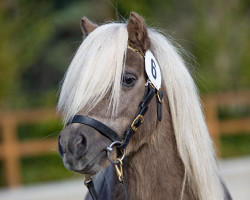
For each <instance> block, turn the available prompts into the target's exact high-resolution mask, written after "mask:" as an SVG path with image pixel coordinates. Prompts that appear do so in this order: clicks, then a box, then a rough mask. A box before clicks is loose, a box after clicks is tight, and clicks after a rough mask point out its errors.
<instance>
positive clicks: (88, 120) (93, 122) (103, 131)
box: [67, 115, 121, 142]
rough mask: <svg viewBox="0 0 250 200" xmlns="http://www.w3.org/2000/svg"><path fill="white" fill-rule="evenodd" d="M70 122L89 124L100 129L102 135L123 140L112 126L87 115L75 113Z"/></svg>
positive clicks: (115, 139)
mask: <svg viewBox="0 0 250 200" xmlns="http://www.w3.org/2000/svg"><path fill="white" fill-rule="evenodd" d="M70 123H80V124H85V125H88V126H90V127H92V128H94V129H96V130H97V131H99V132H100V133H101V134H102V135H104V136H106V137H107V138H109V139H110V140H111V141H113V142H115V141H121V138H120V137H119V136H118V134H117V133H116V132H115V131H113V130H112V129H111V128H109V127H108V126H106V125H105V124H103V123H101V122H100V121H97V120H95V119H93V118H90V117H86V116H83V115H75V116H74V117H73V119H72V120H70V121H69V122H68V124H70ZM68 124H67V125H68Z"/></svg>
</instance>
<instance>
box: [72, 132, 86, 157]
mask: <svg viewBox="0 0 250 200" xmlns="http://www.w3.org/2000/svg"><path fill="white" fill-rule="evenodd" d="M68 149H69V151H70V152H71V153H72V154H75V155H76V156H81V155H83V154H84V153H85V151H86V150H87V139H86V137H84V136H82V135H78V136H76V137H75V138H72V139H71V140H70V141H69V143H68Z"/></svg>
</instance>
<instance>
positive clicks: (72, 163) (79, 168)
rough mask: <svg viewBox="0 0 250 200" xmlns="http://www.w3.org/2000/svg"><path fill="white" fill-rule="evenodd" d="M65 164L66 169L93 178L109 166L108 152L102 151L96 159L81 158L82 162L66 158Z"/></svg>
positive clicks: (64, 159)
mask: <svg viewBox="0 0 250 200" xmlns="http://www.w3.org/2000/svg"><path fill="white" fill-rule="evenodd" d="M63 164H64V166H65V168H66V169H68V170H70V171H74V172H77V173H80V174H84V175H90V176H93V175H95V174H97V173H98V172H99V171H101V170H103V169H104V168H105V167H107V166H108V164H109V161H108V160H107V156H106V152H105V151H102V152H101V153H99V154H98V155H97V156H96V157H94V158H81V159H80V160H77V159H71V158H67V156H64V158H63Z"/></svg>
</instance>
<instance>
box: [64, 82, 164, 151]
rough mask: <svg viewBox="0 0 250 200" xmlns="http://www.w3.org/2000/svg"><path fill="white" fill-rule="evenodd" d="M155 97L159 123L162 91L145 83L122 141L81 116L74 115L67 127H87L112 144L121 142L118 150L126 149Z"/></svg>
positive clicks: (88, 118) (96, 123)
mask: <svg viewBox="0 0 250 200" xmlns="http://www.w3.org/2000/svg"><path fill="white" fill-rule="evenodd" d="M155 94H156V96H157V118H158V120H159V121H161V116H162V113H161V112H162V111H161V103H162V99H163V93H162V90H159V91H158V90H156V89H155V87H154V86H153V85H152V84H151V83H146V88H145V92H144V96H143V99H142V101H141V103H140V104H139V106H138V110H137V112H136V115H135V116H136V117H135V119H134V120H133V122H132V123H131V124H130V126H129V127H128V128H127V129H126V130H125V132H124V134H123V135H124V137H123V140H122V139H121V138H120V136H119V135H118V134H117V133H116V132H115V131H114V130H112V129H111V128H109V127H108V126H106V125H105V124H103V123H102V122H100V121H98V120H95V119H93V118H90V117H86V116H83V115H75V116H74V117H73V118H72V119H71V120H69V122H68V123H67V125H69V124H71V123H80V124H85V125H88V126H90V127H92V128H94V129H96V130H97V131H98V132H99V133H101V134H102V135H104V136H105V137H107V138H109V139H110V140H111V141H112V142H115V141H123V142H122V144H121V145H120V146H117V148H118V149H121V150H124V149H126V147H127V145H128V143H129V141H130V138H131V136H132V135H133V134H134V133H135V132H136V131H137V128H138V127H139V126H140V125H141V124H142V123H143V121H144V115H145V114H146V112H147V110H148V104H149V103H150V101H151V100H152V99H153V97H154V95H155Z"/></svg>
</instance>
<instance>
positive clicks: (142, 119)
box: [131, 115, 144, 132]
mask: <svg viewBox="0 0 250 200" xmlns="http://www.w3.org/2000/svg"><path fill="white" fill-rule="evenodd" d="M139 118H140V119H141V124H142V123H143V122H144V117H143V116H142V115H137V117H136V118H135V120H134V121H133V122H132V124H131V128H132V130H133V131H134V132H136V131H137V127H135V122H136V121H137V120H138V119H139Z"/></svg>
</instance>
